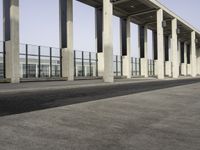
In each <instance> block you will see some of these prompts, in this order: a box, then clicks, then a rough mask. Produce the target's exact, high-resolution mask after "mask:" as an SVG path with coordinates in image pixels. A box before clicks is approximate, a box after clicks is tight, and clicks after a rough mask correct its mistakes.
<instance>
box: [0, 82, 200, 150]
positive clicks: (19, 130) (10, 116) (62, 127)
mask: <svg viewBox="0 0 200 150" xmlns="http://www.w3.org/2000/svg"><path fill="white" fill-rule="evenodd" d="M194 82H195V83H194ZM199 89H200V83H199V79H195V80H184V81H164V82H160V81H159V82H149V83H148V84H147V83H146V84H145V83H137V84H136V83H135V84H133V83H132V84H125V85H115V86H110V85H109V86H100V87H96V88H94V87H93V88H86V89H84V88H80V89H76V90H75V89H73V90H69V89H65V90H64V89H62V90H56V91H53V90H52V91H50V92H47V91H40V92H38V91H37V92H34V93H29V92H26V93H12V94H11V93H9V94H8V93H7V94H1V95H0V98H1V100H0V101H1V102H0V106H1V108H0V111H1V117H0V150H199V149H200V109H199V108H200V98H199V97H200V92H199ZM83 102H84V103H83ZM75 103H76V104H75ZM70 104H72V105H70ZM59 106H62V107H59ZM47 108H51V109H47ZM40 109H43V110H40ZM33 110H34V111H33ZM22 112H26V113H22ZM27 112H29V113H27ZM17 113H21V114H17Z"/></svg>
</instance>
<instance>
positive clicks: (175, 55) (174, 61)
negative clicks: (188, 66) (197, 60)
mask: <svg viewBox="0 0 200 150" xmlns="http://www.w3.org/2000/svg"><path fill="white" fill-rule="evenodd" d="M171 46H172V47H171V53H172V77H173V78H178V76H179V67H178V51H177V49H178V47H177V46H178V39H177V19H173V20H172V43H171Z"/></svg>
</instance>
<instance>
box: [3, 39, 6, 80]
mask: <svg viewBox="0 0 200 150" xmlns="http://www.w3.org/2000/svg"><path fill="white" fill-rule="evenodd" d="M3 77H4V78H6V42H5V41H3Z"/></svg>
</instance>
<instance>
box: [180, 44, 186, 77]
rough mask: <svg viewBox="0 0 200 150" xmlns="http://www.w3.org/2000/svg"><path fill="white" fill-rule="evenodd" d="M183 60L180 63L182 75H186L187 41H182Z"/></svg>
mask: <svg viewBox="0 0 200 150" xmlns="http://www.w3.org/2000/svg"><path fill="white" fill-rule="evenodd" d="M183 57H184V62H183V63H182V64H181V70H182V75H184V76H186V75H187V43H186V42H184V50H183Z"/></svg>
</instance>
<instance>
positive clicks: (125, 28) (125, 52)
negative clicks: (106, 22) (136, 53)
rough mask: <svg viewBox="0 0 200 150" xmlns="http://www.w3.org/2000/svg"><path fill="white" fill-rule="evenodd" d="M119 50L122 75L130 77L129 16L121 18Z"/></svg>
mask: <svg viewBox="0 0 200 150" xmlns="http://www.w3.org/2000/svg"><path fill="white" fill-rule="evenodd" d="M121 50H122V57H123V75H124V76H126V77H127V78H128V79H130V78H131V18H128V19H121Z"/></svg>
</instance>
